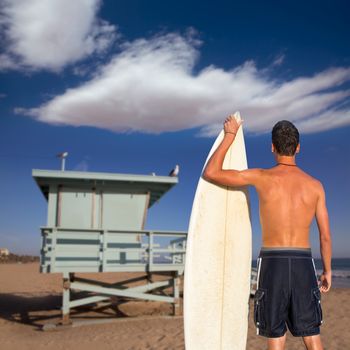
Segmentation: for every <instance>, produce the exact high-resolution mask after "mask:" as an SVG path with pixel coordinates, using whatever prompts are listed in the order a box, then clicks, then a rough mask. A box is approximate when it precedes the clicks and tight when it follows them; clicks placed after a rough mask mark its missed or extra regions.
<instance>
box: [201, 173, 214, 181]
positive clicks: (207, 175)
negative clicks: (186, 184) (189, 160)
mask: <svg viewBox="0 0 350 350" xmlns="http://www.w3.org/2000/svg"><path fill="white" fill-rule="evenodd" d="M202 178H203V179H204V180H207V181H213V180H214V178H215V177H214V174H213V173H212V172H211V171H207V170H204V171H203V174H202Z"/></svg>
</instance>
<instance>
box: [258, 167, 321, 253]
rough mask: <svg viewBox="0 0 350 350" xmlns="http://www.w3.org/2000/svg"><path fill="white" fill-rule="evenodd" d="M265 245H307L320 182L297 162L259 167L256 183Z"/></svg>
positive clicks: (303, 246) (306, 246)
mask: <svg viewBox="0 0 350 350" xmlns="http://www.w3.org/2000/svg"><path fill="white" fill-rule="evenodd" d="M255 187H256V190H257V192H258V196H259V214H260V223H261V229H262V243H263V246H265V247H302V248H308V247H310V241H309V229H310V225H311V223H312V220H313V218H314V217H315V213H316V207H317V201H318V198H319V193H320V183H319V181H318V180H316V179H314V178H313V177H311V176H310V175H308V174H307V173H305V172H304V171H302V170H301V169H299V168H298V167H296V166H286V165H277V166H276V167H273V168H271V169H266V170H265V169H264V170H262V171H261V176H260V179H259V181H258V182H257V184H256V186H255Z"/></svg>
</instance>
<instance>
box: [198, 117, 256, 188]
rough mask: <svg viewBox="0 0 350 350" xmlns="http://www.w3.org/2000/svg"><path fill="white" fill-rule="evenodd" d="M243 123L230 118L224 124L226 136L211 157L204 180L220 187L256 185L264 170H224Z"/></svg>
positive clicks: (205, 170)
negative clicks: (226, 156)
mask: <svg viewBox="0 0 350 350" xmlns="http://www.w3.org/2000/svg"><path fill="white" fill-rule="evenodd" d="M241 124H242V121H239V122H237V120H236V118H234V117H233V116H229V117H227V118H226V121H225V123H224V131H225V136H224V138H223V140H222V141H221V143H220V145H219V147H218V148H217V149H216V150H215V152H214V153H213V154H212V156H211V157H210V159H209V161H208V163H207V165H206V167H205V169H204V171H203V174H202V176H203V178H204V179H205V180H208V181H212V182H215V183H217V184H219V185H225V186H232V187H235V186H237V187H239V186H245V185H256V183H257V181H258V179H259V177H260V175H261V173H262V171H263V170H262V169H247V170H233V169H229V170H226V169H225V170H224V169H222V165H223V162H224V159H225V155H226V153H227V151H228V149H229V148H230V146H231V144H232V142H233V141H234V139H235V137H236V134H237V131H238V129H239V127H240V126H241Z"/></svg>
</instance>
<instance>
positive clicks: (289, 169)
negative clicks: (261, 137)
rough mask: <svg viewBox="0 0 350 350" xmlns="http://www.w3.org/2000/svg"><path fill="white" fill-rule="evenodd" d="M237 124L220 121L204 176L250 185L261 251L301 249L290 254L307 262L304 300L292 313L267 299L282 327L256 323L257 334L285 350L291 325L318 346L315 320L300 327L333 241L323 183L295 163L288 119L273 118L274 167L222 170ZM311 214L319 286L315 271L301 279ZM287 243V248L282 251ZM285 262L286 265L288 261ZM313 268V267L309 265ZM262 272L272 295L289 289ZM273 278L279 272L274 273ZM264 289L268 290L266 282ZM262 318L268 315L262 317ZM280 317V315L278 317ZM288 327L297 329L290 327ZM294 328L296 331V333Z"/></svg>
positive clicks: (325, 282)
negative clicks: (318, 258)
mask: <svg viewBox="0 0 350 350" xmlns="http://www.w3.org/2000/svg"><path fill="white" fill-rule="evenodd" d="M241 123H242V121H237V120H236V119H235V118H234V117H233V116H229V117H228V118H226V121H225V123H224V131H225V136H224V139H223V141H222V142H221V144H220V145H219V147H218V148H217V149H216V150H215V152H214V153H213V154H212V156H211V158H210V159H209V161H208V162H207V165H206V168H205V169H204V171H203V177H204V178H205V179H206V180H208V181H212V182H214V183H217V184H219V185H226V186H232V187H241V186H247V185H251V186H254V187H255V188H256V190H257V192H258V196H259V215H260V223H261V228H262V246H263V249H264V251H265V253H266V252H268V253H267V254H272V253H271V252H274V253H276V252H277V256H279V255H281V254H283V253H286V252H287V251H288V252H289V253H290V252H291V251H295V250H296V251H298V250H299V249H300V248H302V249H304V253H300V250H299V251H298V253H295V254H299V256H300V254H304V255H305V259H303V260H304V262H305V263H306V265H305V267H303V268H302V269H301V271H302V272H301V276H302V278H301V279H297V281H298V280H299V281H300V286H299V287H300V288H301V291H299V298H301V299H302V298H304V297H303V293H304V296H305V295H306V297H305V300H306V301H305V300H304V303H302V302H296V304H295V305H293V306H292V307H291V308H293V310H294V312H293V313H291V312H289V311H288V308H289V307H290V306H289V302H290V301H289V300H287V301H284V300H282V299H281V298H277V297H275V298H272V299H271V298H270V300H269V305H270V308H272V309H271V310H278V312H277V314H275V315H274V316H273V317H272V316H271V317H270V316H269V318H267V320H269V321H271V320H275V321H276V320H277V318H278V322H277V321H276V322H277V323H276V325H278V326H281V327H282V329H278V327H277V326H276V325H274V328H273V325H272V324H270V323H269V326H268V327H267V328H266V329H268V331H267V330H266V329H265V330H263V329H262V326H261V325H259V324H260V322H258V323H257V325H258V327H259V328H258V329H259V332H262V333H258V334H262V335H264V336H266V337H268V348H269V350H270V349H271V350H272V349H273V350H277V349H278V350H280V349H284V346H285V341H286V333H284V332H285V331H286V328H283V327H285V324H286V322H289V325H290V326H291V328H290V331H291V332H292V333H293V332H294V333H293V335H295V336H300V335H301V336H303V340H304V344H305V346H306V348H307V349H313V350H322V349H323V347H322V343H321V339H320V336H319V328H317V325H316V324H315V326H316V328H310V327H306V326H305V325H302V322H303V321H305V320H307V322H309V323H310V324H313V323H314V320H316V318H313V319H312V320H311V318H312V317H313V313H314V311H315V310H317V308H313V306H312V305H313V303H314V300H311V301H310V300H308V299H309V298H310V295H313V294H312V293H311V290H309V289H308V288H310V283H311V284H314V285H316V287H315V289H316V290H317V292H318V293H319V291H321V292H328V291H329V289H330V286H331V280H332V272H331V255H332V244H331V234H330V228H329V220H328V211H327V207H326V197H325V192H324V189H323V186H322V184H321V182H320V181H318V180H316V179H314V178H313V177H312V176H310V175H308V174H307V173H305V172H304V171H302V170H301V169H300V168H298V167H297V165H296V163H295V154H296V153H299V150H300V144H299V133H298V131H297V129H296V128H295V126H294V125H293V124H292V123H290V122H289V121H281V122H278V123H277V124H276V125H275V126H274V128H273V130H272V144H271V151H272V153H274V157H275V161H276V166H275V167H273V168H270V169H259V168H256V169H246V170H241V171H239V170H234V169H222V165H223V161H224V158H225V155H226V152H227V150H228V149H229V147H230V145H231V144H232V142H233V140H234V139H235V136H236V134H237V132H238V129H239V127H240V125H241ZM314 218H316V222H317V226H318V230H319V237H320V250H321V256H322V262H323V273H322V275H321V277H320V286H319V287H318V286H317V285H318V283H317V279H316V278H315V274H316V270H315V271H314V274H312V273H311V275H310V274H309V278H308V279H304V278H307V272H306V271H307V270H308V271H310V269H311V270H312V267H310V264H311V261H310V258H311V249H310V240H309V234H310V225H311V223H312V221H313V219H314ZM286 247H288V248H289V249H287V250H286ZM290 248H292V249H290ZM305 248H307V249H305ZM305 251H307V252H305ZM289 253H288V254H289ZM260 255H264V253H263V252H261V253H260ZM306 256H307V257H306ZM261 259H262V258H260V264H259V271H260V267H261ZM267 260H268V261H269V260H270V261H271V260H272V259H271V256H270V259H267ZM264 261H265V260H264ZM288 261H289V262H288V264H289V263H290V261H292V259H290V260H288ZM298 265H299V266H300V264H297V266H298ZM311 266H312V264H311ZM314 268H315V267H314V266H313V269H314ZM263 269H264V267H263ZM270 269H271V271H276V270H274V268H272V267H271V266H270ZM265 270H266V266H265ZM287 271H288V278H287V279H289V280H288V283H287V284H288V288H290V281H291V280H290V278H291V276H292V273H291V265H289V268H288V269H287ZM294 275H295V272H294ZM312 275H313V276H312ZM258 276H259V272H258ZM266 276H268V278H267V280H268V281H269V280H270V282H271V283H272V284H273V286H274V287H272V289H276V288H277V289H278V290H277V292H276V293H277V294H276V295H279V296H281V295H288V294H289V293H290V289H288V290H287V292H285V291H284V292H283V290H284V289H283V288H284V287H283V286H280V283H282V282H281V281H283V279H282V278H280V277H276V278H277V281H275V280H273V278H272V277H273V276H275V274H271V273H268V274H265V277H266ZM277 276H280V275H279V274H277ZM258 278H259V277H258ZM265 281H266V278H265ZM275 282H277V283H275ZM262 283H263V284H264V283H265V282H264V281H262ZM282 284H283V283H282ZM276 286H277V287H276ZM265 288H267V287H266V284H265ZM265 290H266V289H265ZM262 293H263V289H260V297H262V296H263V294H262ZM313 293H316V291H315V290H313ZM280 299H281V300H280ZM257 305H258V303H256V301H254V307H255V306H257ZM298 305H299V306H298ZM303 305H304V306H303ZM305 305H306V306H305ZM307 305H309V306H310V305H311V306H310V307H311V309H307ZM317 305H318V304H317ZM301 306H303V307H301ZM297 307H300V310H299V309H298V310H297V311H295V310H296V308H297ZM274 308H275V309H274ZM294 308H295V309H294ZM266 310H267V308H266ZM295 314H297V315H303V317H297V318H295V319H293V317H292V316H293V315H295ZM290 315H292V316H290ZM310 315H311V316H310ZM264 317H268V316H266V315H265V316H264ZM307 317H309V319H307ZM310 317H311V318H310ZM279 318H281V320H280V319H279ZM279 321H281V322H279ZM299 322H300V323H299ZM321 323H322V322H321ZM293 325H294V326H295V327H296V328H295V329H294V330H293ZM275 326H276V327H275ZM300 327H301V328H300ZM296 329H298V330H299V331H298V332H296V331H295V330H296ZM301 329H303V331H302V332H301V333H300V330H301ZM264 332H265V333H264ZM276 334H277V335H276Z"/></svg>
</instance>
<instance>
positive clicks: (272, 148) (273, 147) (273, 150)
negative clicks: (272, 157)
mask: <svg viewBox="0 0 350 350" xmlns="http://www.w3.org/2000/svg"><path fill="white" fill-rule="evenodd" d="M271 152H272V153H274V152H275V146H274V145H273V143H271Z"/></svg>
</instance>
